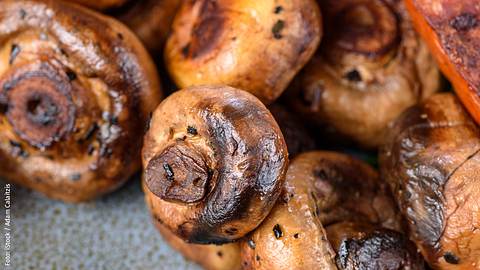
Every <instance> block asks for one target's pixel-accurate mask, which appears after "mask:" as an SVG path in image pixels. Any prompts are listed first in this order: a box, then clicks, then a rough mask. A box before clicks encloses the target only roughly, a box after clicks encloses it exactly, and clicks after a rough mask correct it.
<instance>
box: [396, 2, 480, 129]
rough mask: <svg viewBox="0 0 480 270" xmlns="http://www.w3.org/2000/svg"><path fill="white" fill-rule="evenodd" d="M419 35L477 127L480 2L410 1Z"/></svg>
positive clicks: (479, 78)
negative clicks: (479, 3)
mask: <svg viewBox="0 0 480 270" xmlns="http://www.w3.org/2000/svg"><path fill="white" fill-rule="evenodd" d="M405 2H406V6H407V9H408V11H409V12H410V14H411V16H412V20H413V22H414V24H415V27H416V29H417V30H418V32H419V33H420V34H421V35H422V36H423V38H424V39H425V41H426V43H427V44H428V45H429V47H430V50H432V52H433V55H434V56H435V58H436V59H437V62H438V63H439V66H440V68H441V70H442V71H443V73H444V74H445V75H446V76H447V77H448V79H449V80H450V81H451V82H452V84H453V85H454V86H455V87H454V88H455V92H456V93H457V95H458V97H459V98H460V100H461V101H462V103H463V104H464V105H465V107H466V108H467V110H468V111H469V112H470V114H471V115H472V117H473V119H474V120H476V122H477V123H480V77H479V76H478V74H479V72H480V50H479V48H480V6H479V5H478V0H406V1H405Z"/></svg>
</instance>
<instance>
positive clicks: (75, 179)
mask: <svg viewBox="0 0 480 270" xmlns="http://www.w3.org/2000/svg"><path fill="white" fill-rule="evenodd" d="M80 178H82V175H81V174H79V173H75V174H72V175H70V179H71V180H72V181H78V180H80Z"/></svg>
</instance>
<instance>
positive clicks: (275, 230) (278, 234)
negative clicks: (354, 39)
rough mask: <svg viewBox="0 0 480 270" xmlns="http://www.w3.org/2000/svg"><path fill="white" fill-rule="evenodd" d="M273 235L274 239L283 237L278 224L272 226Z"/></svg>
mask: <svg viewBox="0 0 480 270" xmlns="http://www.w3.org/2000/svg"><path fill="white" fill-rule="evenodd" d="M273 234H274V235H275V238H277V239H279V238H280V237H282V236H283V232H282V229H281V228H280V225H279V224H276V225H275V226H273Z"/></svg>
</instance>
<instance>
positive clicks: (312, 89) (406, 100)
mask: <svg viewBox="0 0 480 270" xmlns="http://www.w3.org/2000/svg"><path fill="white" fill-rule="evenodd" d="M319 3H320V7H321V9H322V13H323V15H324V17H325V38H324V39H323V41H322V45H321V48H320V49H319V50H318V52H317V54H316V55H315V56H314V57H313V59H312V60H311V61H310V62H309V64H307V66H306V67H305V68H304V70H303V71H302V72H301V74H300V75H299V77H298V80H297V81H296V83H295V84H293V86H292V87H291V91H289V95H288V96H289V98H288V100H289V102H290V105H291V106H292V108H293V109H294V110H295V111H297V112H298V113H300V114H302V115H304V116H305V117H306V118H308V119H310V121H312V122H314V123H317V124H319V125H325V126H326V127H327V128H328V130H331V131H333V134H334V135H335V137H338V135H337V134H339V135H341V137H342V138H343V137H346V138H347V139H349V140H352V141H354V142H356V143H358V144H359V145H361V146H363V147H366V148H375V147H378V146H379V145H380V144H381V143H382V142H383V140H384V131H385V129H386V126H387V124H388V123H389V122H390V121H392V120H394V119H395V118H396V117H397V116H398V115H399V114H400V113H401V112H402V111H403V110H405V109H406V108H408V107H409V106H411V105H413V104H415V103H416V102H417V101H418V100H422V99H424V98H426V97H428V96H430V95H431V94H432V93H433V92H435V91H436V90H437V89H438V85H439V72H438V69H437V67H436V66H435V63H434V60H433V58H432V57H431V56H430V54H429V52H428V50H427V48H426V46H425V45H424V44H423V43H422V42H421V40H420V38H419V37H418V36H417V35H416V33H415V32H414V30H413V28H412V25H411V22H410V19H409V18H408V14H406V11H405V9H404V7H403V4H402V2H401V1H383V0H341V1H338V0H322V1H319Z"/></svg>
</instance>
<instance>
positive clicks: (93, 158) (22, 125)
mask: <svg viewBox="0 0 480 270" xmlns="http://www.w3.org/2000/svg"><path fill="white" fill-rule="evenodd" d="M78 29H82V30H81V31H78ZM0 40H1V41H0V176H2V177H4V178H6V179H8V180H10V181H12V182H13V183H16V184H20V185H23V186H26V187H28V188H31V189H34V190H37V191H40V192H42V193H44V194H46V195H47V196H49V197H52V198H55V199H61V200H64V201H68V202H78V201H84V200H89V199H93V198H95V197H97V196H99V195H102V194H104V193H107V192H109V191H111V190H113V189H115V188H117V187H118V186H120V185H121V184H122V183H124V182H125V181H126V180H127V179H128V178H129V177H130V176H131V175H132V174H133V173H134V172H135V171H136V170H138V169H139V168H140V164H141V163H140V160H139V159H140V149H141V144H142V135H143V129H144V125H145V122H146V119H147V117H148V115H149V113H150V112H151V111H153V109H154V108H155V106H156V105H157V104H158V103H159V101H160V99H161V91H160V85H159V82H158V78H157V77H156V73H155V69H154V66H153V64H152V61H151V59H150V58H149V57H148V55H147V53H146V51H145V49H144V48H143V47H142V46H141V44H140V42H139V41H138V40H137V39H136V38H135V37H134V36H133V34H132V33H131V32H129V31H128V30H127V29H126V28H125V27H124V26H123V25H120V24H119V23H117V22H116V21H114V20H112V19H109V18H106V17H103V16H102V15H99V14H97V13H94V12H91V11H88V10H86V9H84V8H81V7H79V6H71V5H70V4H67V3H63V2H56V1H41V2H40V1H14V0H5V1H2V4H1V5H0Z"/></svg>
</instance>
